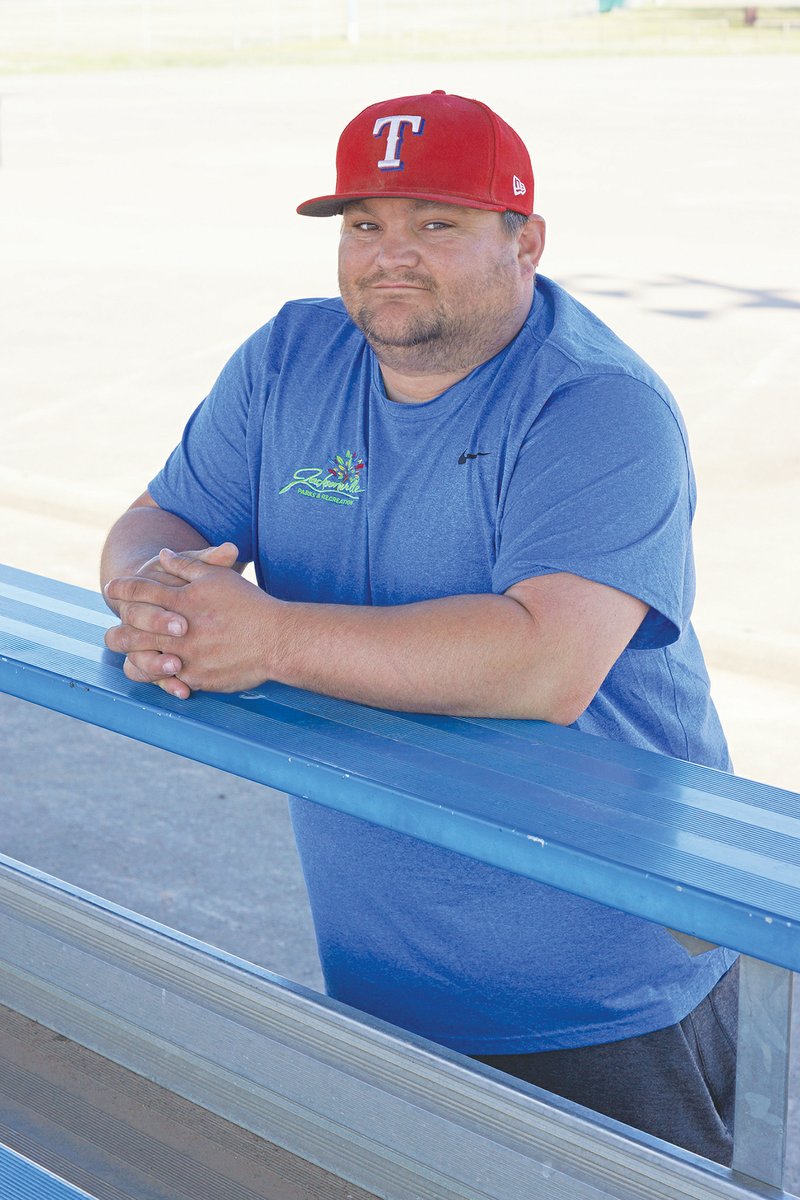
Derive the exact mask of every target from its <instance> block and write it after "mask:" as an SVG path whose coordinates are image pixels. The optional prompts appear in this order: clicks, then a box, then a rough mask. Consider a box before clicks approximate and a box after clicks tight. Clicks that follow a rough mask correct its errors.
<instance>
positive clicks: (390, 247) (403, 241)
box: [376, 225, 419, 270]
mask: <svg viewBox="0 0 800 1200" xmlns="http://www.w3.org/2000/svg"><path fill="white" fill-rule="evenodd" d="M376 262H377V264H378V265H379V266H381V267H383V268H384V270H391V269H392V268H393V267H412V266H415V265H416V264H417V263H418V262H419V250H418V248H417V246H416V245H415V243H414V237H413V234H412V233H410V232H409V231H408V230H407V229H406V228H405V227H404V226H400V225H398V226H393V227H387V228H385V229H384V230H383V232H382V234H381V237H380V241H379V243H378V250H377V254H376Z"/></svg>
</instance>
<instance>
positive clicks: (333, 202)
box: [297, 191, 508, 217]
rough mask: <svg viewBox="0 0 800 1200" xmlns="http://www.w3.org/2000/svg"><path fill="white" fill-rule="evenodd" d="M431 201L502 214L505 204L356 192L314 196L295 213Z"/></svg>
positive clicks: (327, 212)
mask: <svg viewBox="0 0 800 1200" xmlns="http://www.w3.org/2000/svg"><path fill="white" fill-rule="evenodd" d="M384 199H385V200H431V201H432V202H433V203H434V204H456V205H458V206H459V207H461V208H482V209H484V210H486V211H487V212H504V211H505V209H506V208H507V207H508V205H506V204H494V203H492V202H491V201H481V200H474V199H473V198H472V197H471V196H456V195H454V194H453V193H452V192H450V193H444V192H413V191H408V192H405V191H403V192H400V191H391V192H390V191H386V192H380V193H376V192H373V193H371V194H366V195H365V194H364V192H356V193H354V194H352V195H345V196H316V197H315V198H314V199H313V200H306V201H305V202H304V203H303V204H298V206H297V212H299V214H300V216H301V217H335V216H339V215H341V213H342V211H343V209H344V205H345V204H347V203H349V201H351V200H384Z"/></svg>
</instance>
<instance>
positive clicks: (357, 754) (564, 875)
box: [0, 567, 800, 971]
mask: <svg viewBox="0 0 800 1200" xmlns="http://www.w3.org/2000/svg"><path fill="white" fill-rule="evenodd" d="M112 621H113V617H112V616H111V614H110V613H109V612H108V610H107V609H106V607H105V605H104V603H103V600H102V598H101V597H100V596H99V595H97V594H95V593H92V592H88V591H85V590H83V589H79V588H74V587H70V586H68V585H65V584H61V583H58V582H56V581H53V580H49V579H43V578H40V577H38V576H33V575H28V574H27V573H25V572H22V571H17V570H14V569H12V568H8V567H4V568H0V689H2V690H4V691H6V692H8V693H10V694H12V695H15V696H19V697H21V698H23V699H26V700H31V701H34V702H36V703H38V704H42V705H45V706H46V707H49V708H52V709H56V710H58V711H60V712H64V713H68V714H70V715H72V716H75V717H79V718H81V719H83V720H85V721H88V722H90V723H93V724H98V725H103V726H104V727H106V728H109V729H112V730H115V731H117V732H119V733H122V734H126V735H128V736H130V737H133V738H137V739H139V740H141V741H144V742H148V743H151V744H152V745H155V746H160V747H162V748H164V749H167V750H171V751H174V752H176V753H178V754H183V755H185V756H187V757H190V758H193V759H197V760H199V761H202V762H206V763H209V764H211V765H213V766H215V767H220V768H222V769H224V770H227V771H230V772H233V773H234V774H237V775H241V776H244V777H246V778H249V779H252V780H255V781H257V782H260V783H264V784H267V785H269V786H271V787H274V788H278V789H280V790H283V791H288V792H292V793H294V794H296V795H301V796H308V797H311V798H313V799H314V800H316V801H318V802H320V803H323V804H327V805H330V806H332V807H334V808H337V809H340V810H342V811H344V812H348V813H352V814H354V815H356V816H360V817H364V818H366V819H368V820H370V821H373V822H376V823H378V824H382V825H387V826H391V827H392V828H394V829H397V830H399V831H401V832H404V833H407V834H410V835H412V836H414V837H418V838H421V839H423V840H425V841H429V842H432V843H434V844H436V845H440V846H446V847H448V848H450V849H452V850H456V851H458V852H460V853H463V854H467V855H470V856H472V857H475V858H478V859H482V860H483V861H486V862H489V863H492V864H493V865H496V866H499V867H503V868H505V869H507V870H510V871H514V872H516V873H518V874H521V875H526V876H529V877H531V878H533V879H537V880H540V881H541V882H544V883H549V884H553V885H554V886H557V887H560V888H563V889H565V890H567V891H571V892H574V893H576V894H578V895H581V896H585V897H587V898H589V899H594V900H599V901H601V902H602V903H605V904H609V905H612V906H614V907H616V908H619V909H622V910H623V911H625V912H629V913H633V914H635V915H637V916H641V917H645V918H647V919H649V920H653V921H656V922H659V923H662V924H666V925H669V926H670V927H673V928H677V929H679V930H682V931H683V932H685V933H688V934H695V935H699V936H701V937H703V938H706V939H709V940H712V941H715V942H719V943H721V944H724V945H727V946H730V947H732V948H734V949H737V950H741V951H743V952H745V953H747V954H751V955H754V956H755V957H757V958H760V959H763V960H765V961H767V962H770V963H774V964H776V965H778V966H781V967H786V968H790V969H791V970H794V971H798V970H800V797H798V796H797V795H795V794H794V793H792V792H788V791H783V790H781V789H778V788H774V787H769V786H766V785H764V784H758V783H753V782H751V781H748V780H745V779H741V778H738V777H734V776H729V775H726V774H724V773H721V772H718V771H713V770H710V769H708V768H703V767H698V766H694V765H692V764H689V763H684V762H680V761H677V760H674V759H670V758H666V757H663V756H661V755H658V754H653V753H649V752H646V751H640V750H635V749H632V748H631V747H627V746H623V745H620V744H615V743H612V742H608V741H605V740H602V739H599V738H594V737H590V736H588V735H586V734H580V733H578V732H576V731H575V730H571V729H562V728H558V727H555V726H552V725H547V724H544V723H539V722H527V721H499V720H496V721H490V720H466V719H461V718H447V717H429V716H422V715H418V714H405V713H390V712H385V711H381V710H376V709H366V708H363V707H361V706H359V705H355V704H350V703H347V702H344V701H338V700H331V699H328V698H326V697H323V696H318V695H314V694H311V693H307V692H302V691H298V690H295V689H291V688H286V687H283V686H281V685H277V684H266V685H264V686H263V687H261V688H259V689H258V690H257V691H255V692H250V693H244V694H241V695H233V696H223V695H216V694H206V695H198V696H195V697H193V698H192V699H191V700H189V701H187V702H181V701H177V700H174V699H172V698H171V697H169V696H167V695H165V694H164V693H163V692H161V691H160V690H159V689H156V688H153V687H150V686H146V685H137V684H133V683H131V682H129V681H128V680H127V679H126V678H125V676H124V675H123V673H122V669H121V667H122V660H121V659H120V657H119V656H117V655H114V654H111V653H110V652H108V651H107V650H106V649H105V648H104V646H103V633H104V631H105V629H106V628H107V627H108V625H109V624H111V622H112Z"/></svg>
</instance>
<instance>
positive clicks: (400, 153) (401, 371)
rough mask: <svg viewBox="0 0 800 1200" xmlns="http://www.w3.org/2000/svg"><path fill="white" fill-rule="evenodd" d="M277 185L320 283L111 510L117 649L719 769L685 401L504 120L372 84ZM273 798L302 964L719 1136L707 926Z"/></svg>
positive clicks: (434, 1033) (718, 990) (176, 676)
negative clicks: (553, 225)
mask: <svg viewBox="0 0 800 1200" xmlns="http://www.w3.org/2000/svg"><path fill="white" fill-rule="evenodd" d="M298 211H299V212H300V213H301V214H303V215H306V216H328V215H333V214H342V230H341V239H340V251H339V278H340V288H341V294H342V299H341V300H339V299H336V300H330V301H300V302H294V303H289V304H287V305H286V306H285V307H284V308H283V309H282V310H281V312H280V313H279V314H278V315H277V316H276V317H275V318H274V320H273V321H272V322H270V324H269V325H267V326H265V327H264V328H263V329H261V330H259V331H258V332H257V333H256V334H254V335H253V336H252V337H251V338H250V339H249V340H248V341H247V342H245V344H244V345H243V346H242V348H241V349H240V350H239V351H238V352H237V353H236V354H235V355H234V356H233V358H232V359H231V360H230V362H229V363H228V364H227V366H226V367H225V368H224V370H223V372H222V374H221V375H220V377H219V379H218V381H217V383H216V384H215V386H214V388H213V389H212V391H211V393H210V395H209V396H208V398H207V399H206V400H205V401H204V403H203V404H202V405H201V406H200V408H199V409H198V410H197V412H196V413H195V414H194V415H193V416H192V418H191V419H190V421H189V423H188V425H187V427H186V431H185V433H184V437H183V440H182V442H181V445H180V446H179V447H178V448H177V449H176V450H175V451H174V453H173V454H172V456H171V457H170V459H169V460H168V462H167V464H166V465H165V467H164V469H163V470H162V471H161V473H160V474H159V475H158V476H157V477H156V478H155V479H154V480H153V481H152V483H151V484H150V487H149V490H148V491H147V492H146V493H145V494H144V495H143V496H141V497H140V498H139V499H138V500H137V501H135V502H134V504H133V505H132V507H131V508H130V509H129V510H128V512H127V513H125V514H124V515H123V517H122V518H121V519H120V521H119V522H118V523H117V525H116V526H115V527H114V529H113V530H112V532H111V534H110V535H109V539H108V542H107V545H106V549H105V552H104V560H103V568H102V574H103V581H104V582H106V583H107V587H106V595H107V598H108V601H109V603H110V604H111V605H112V606H113V607H114V609H115V610H116V611H117V612H118V613H119V616H120V618H121V624H120V625H119V626H117V627H116V628H114V629H112V630H111V631H109V634H108V636H107V642H108V645H109V646H110V647H111V648H112V649H114V650H117V651H120V652H122V653H124V654H126V655H127V660H126V666H125V670H126V672H127V674H128V675H129V676H130V678H132V679H135V680H139V681H147V682H151V683H153V684H156V685H157V686H159V687H162V688H164V689H165V690H166V691H167V692H169V693H170V694H172V695H173V696H176V697H180V698H182V699H187V698H188V697H189V696H190V695H191V693H192V692H193V691H196V690H220V691H240V690H246V689H248V688H251V687H254V686H256V685H258V684H259V683H261V682H263V681H264V680H268V679H269V680H277V681H279V682H283V683H287V684H292V685H295V686H299V687H303V688H308V689H311V690H314V691H319V692H323V693H327V694H330V695H334V696H341V697H345V698H347V699H350V700H355V701H358V702H361V703H364V704H371V705H377V706H382V707H388V708H395V709H400V710H417V711H426V712H441V713H450V714H464V715H488V716H495V717H521V718H537V719H541V720H545V721H552V722H556V723H560V724H573V723H574V724H575V725H576V726H577V728H579V729H585V730H587V731H589V732H592V733H595V734H600V735H601V736H604V737H609V738H614V739H618V740H621V741H625V742H628V743H630V744H632V745H637V746H644V747H649V748H651V749H655V750H658V751H662V752H664V753H667V754H672V755H675V756H678V757H682V758H686V759H690V760H692V761H695V762H700V763H706V764H709V765H711V766H714V767H718V768H721V769H727V768H728V767H729V762H728V756H727V750H726V746H725V741H724V737H723V735H722V731H721V729H720V726H719V722H718V719H717V715H716V713H715V711H714V708H713V705H712V703H711V700H710V696H709V687H708V678H707V675H706V672H705V667H704V665H703V660H702V655H701V653H700V649H699V646H698V644H697V641H696V639H695V636H694V633H693V631H692V628H691V625H690V622H689V617H690V612H691V606H692V600H693V591H694V573H693V565H692V551H691V535H690V525H691V518H692V514H693V509H694V501H695V494H694V480H693V475H692V469H691V464H690V461H689V456H688V449H687V444H686V435H685V431H684V427H683V424H682V421H681V418H680V415H679V413H678V411H677V409H676V406H675V403H674V401H673V399H672V397H671V396H670V394H669V392H668V391H667V389H666V387H665V386H664V384H663V383H662V382H661V381H660V380H659V379H658V378H657V376H656V375H655V374H654V373H653V372H652V371H651V370H650V369H649V368H648V367H647V366H646V365H645V364H644V363H643V362H642V361H641V360H640V359H638V358H637V357H636V356H635V355H634V354H633V352H632V351H631V350H630V349H629V348H628V347H626V346H625V345H624V344H623V343H622V342H620V341H619V340H618V339H617V338H616V337H615V336H614V335H613V334H612V333H611V332H610V331H609V330H608V329H607V328H606V327H605V326H604V325H603V324H602V323H601V322H600V321H598V320H597V319H596V318H595V317H593V316H592V315H591V314H590V313H589V312H588V311H587V310H586V309H584V308H583V307H582V306H581V305H579V304H578V303H577V302H576V301H574V300H573V299H572V298H571V297H569V296H568V295H567V294H566V293H565V292H564V291H563V290H562V289H560V288H558V287H557V286H556V285H555V284H553V283H552V282H550V281H549V280H546V279H544V278H541V277H540V278H538V279H537V275H536V269H537V266H538V263H539V259H540V256H541V254H542V250H543V247H544V223H543V221H542V220H541V218H540V217H538V216H535V215H534V214H533V175H532V171H531V165H530V159H529V157H528V154H527V151H526V149H525V147H524V145H523V143H522V142H521V140H520V138H519V137H518V136H517V134H516V133H515V132H514V131H513V130H512V129H511V128H510V127H509V126H508V125H507V124H506V123H505V122H504V121H502V120H501V119H500V118H499V117H498V116H497V115H496V114H495V113H493V112H492V111H491V110H490V109H488V108H487V107H486V106H485V105H483V104H481V103H479V102H477V101H474V100H468V99H465V98H463V97H459V96H448V95H446V94H445V93H443V92H433V93H432V94H430V95H423V96H406V97H402V98H400V99H395V100H389V101H386V102H385V103H381V104H376V105H372V106H370V107H369V108H367V109H366V110H365V111H364V112H362V113H360V114H359V115H358V116H357V117H356V118H355V119H354V120H353V121H352V122H351V123H350V124H349V125H348V126H347V128H346V129H345V131H344V133H343V134H342V136H341V139H340V142H339V149H338V154H337V186H336V191H335V192H334V193H333V194H331V195H328V196H323V197H318V198H316V199H313V200H310V201H307V202H306V203H305V204H302V205H301V206H300V208H299V210H298ZM162 547H169V549H168V550H162V549H161V548H162ZM159 551H161V552H160V553H159ZM248 561H253V562H254V564H255V569H256V575H257V579H258V586H255V585H253V584H251V583H249V582H247V581H246V580H244V579H243V578H242V577H241V574H240V570H241V567H242V564H243V563H245V562H248ZM108 581H110V582H108ZM292 816H293V821H294V826H295V833H296V836H297V840H298V846H299V849H300V854H301V858H302V861H303V868H304V872H305V876H306V881H307V885H308V889H309V895H310V899H311V905H312V910H313V913H314V919H315V924H316V929H317V937H318V942H319V947H320V955H321V959H322V963H323V969H324V973H325V979H326V985H327V988H328V990H329V992H330V993H331V994H332V995H334V996H336V997H337V998H338V999H340V1000H343V1001H345V1002H347V1003H351V1004H354V1005H356V1006H358V1007H360V1008H362V1009H364V1010H367V1011H369V1012H372V1013H375V1014H377V1015H379V1016H381V1017H383V1018H385V1019H387V1020H389V1021H393V1022H394V1023H396V1024H398V1025H401V1026H404V1027H406V1028H408V1029H411V1030H413V1031H414V1032H416V1033H419V1034H422V1035H424V1036H427V1037H429V1038H432V1039H434V1040H436V1041H439V1042H441V1043H444V1044H446V1045H448V1046H450V1047H453V1048H455V1049H457V1050H460V1051H462V1052H463V1053H466V1054H469V1055H472V1056H474V1057H480V1058H482V1059H483V1060H485V1061H487V1062H490V1063H493V1064H494V1065H496V1066H499V1067H501V1069H505V1070H508V1071H510V1072H512V1073H514V1074H516V1075H519V1076H520V1077H522V1078H524V1079H528V1080H531V1081H533V1082H535V1083H541V1084H543V1085H544V1086H546V1087H548V1088H550V1089H552V1090H554V1091H558V1092H561V1093H562V1094H564V1095H566V1096H569V1097H570V1098H572V1099H575V1100H577V1101H579V1102H581V1103H584V1104H589V1105H591V1106H593V1107H595V1108H598V1109H600V1110H602V1111H604V1112H607V1113H609V1114H610V1115H612V1116H615V1117H618V1118H619V1119H621V1120H624V1121H627V1122H629V1123H632V1124H635V1125H638V1126H640V1127H641V1128H644V1129H646V1130H649V1131H651V1132H653V1133H655V1134H657V1135H659V1136H662V1137H666V1138H669V1139H671V1140H673V1141H675V1142H678V1143H680V1144H682V1145H685V1146H688V1147H689V1148H691V1149H694V1150H697V1151H698V1152H700V1153H703V1154H706V1155H707V1156H708V1157H712V1158H716V1159H718V1160H719V1161H723V1162H724V1161H728V1159H729V1157H730V1150H731V1130H730V1124H731V1100H732V1093H731V1089H732V1081H733V1071H734V1063H733V1054H734V1050H733V1040H734V1021H735V1000H736V994H735V993H736V988H735V971H734V970H732V965H733V963H734V956H733V955H732V954H730V953H729V952H728V951H727V950H723V949H712V950H710V951H707V952H705V953H703V954H699V955H697V956H695V957H692V956H691V955H690V954H689V953H688V952H687V951H686V950H685V949H684V948H683V947H682V946H681V945H679V944H678V942H677V941H676V940H675V939H674V938H672V937H671V936H670V934H669V933H668V932H667V931H666V930H664V929H661V928H660V927H657V926H654V925H651V924H648V923H646V922H644V921H640V920H638V919H635V918H632V917H628V916H625V915H624V914H621V913H618V912H615V911H612V910H610V909H607V908H605V907H603V906H601V905H597V904H593V903H590V902H588V901H585V900H581V899H578V898H576V897H573V896H569V895H567V894H565V893H560V892H557V891H554V890H553V889H550V888H546V887H544V886H541V885H538V884H535V883H533V882H531V881H529V880H525V879H522V878H520V877H517V876H513V875H511V874H508V873H504V872H502V871H498V870H495V869H494V868H491V867H488V866H485V865H483V864H480V863H476V862H472V861H471V860H468V859H466V858H462V857H459V856H457V855H454V854H450V853H448V852H446V851H443V850H439V849H436V848H434V847H431V846H427V845H425V844H423V843H420V842H417V841H415V840H414V839H411V838H407V837H404V836H401V835H399V834H394V833H391V832H389V831H387V830H383V829H380V828H377V827H375V826H372V825H370V824H369V823H367V822H364V821H360V820H356V819H354V818H351V817H347V816H344V815H341V814H338V813H335V812H332V811H330V810H327V809H325V808H323V807H322V806H319V805H315V804H313V803H310V802H307V801H301V800H294V801H292Z"/></svg>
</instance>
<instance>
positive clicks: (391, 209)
mask: <svg viewBox="0 0 800 1200" xmlns="http://www.w3.org/2000/svg"><path fill="white" fill-rule="evenodd" d="M534 266H535V263H533V264H531V261H530V255H528V254H525V255H521V254H520V242H519V239H518V238H516V237H512V236H511V235H510V234H509V233H508V232H507V230H506V228H505V225H504V222H503V218H502V215H501V214H500V213H497V212H485V211H483V210H481V209H475V208H463V207H461V206H456V205H450V204H438V203H433V202H430V201H425V200H408V199H401V198H392V199H386V198H372V199H366V200H359V201H354V202H351V203H349V204H347V206H346V207H345V212H344V217H343V223H342V234H341V240H340V245H339V287H340V290H341V293H342V299H343V300H344V303H345V305H346V307H347V310H348V312H349V313H350V316H351V317H352V319H353V320H354V321H355V323H356V324H357V325H358V326H359V328H360V329H361V330H362V332H363V333H364V335H365V336H366V338H367V340H368V341H369V343H370V345H371V346H372V347H373V349H374V350H375V352H376V354H377V355H378V358H379V360H380V361H381V362H385V363H387V364H388V365H391V366H397V367H402V366H407V367H411V368H417V369H421V370H422V369H429V370H459V369H466V368H468V369H471V368H472V367H473V366H475V365H477V364H479V363H480V362H484V361H486V359H487V358H490V357H491V356H492V355H493V354H496V353H497V352H498V351H499V350H500V349H502V347H503V346H504V345H506V344H507V343H508V342H509V341H510V340H511V338H512V337H514V335H515V334H516V333H517V331H518V330H519V328H520V326H521V324H522V322H523V321H524V320H525V317H526V316H527V311H528V307H529V305H530V300H531V286H532V281H533V269H534Z"/></svg>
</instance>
